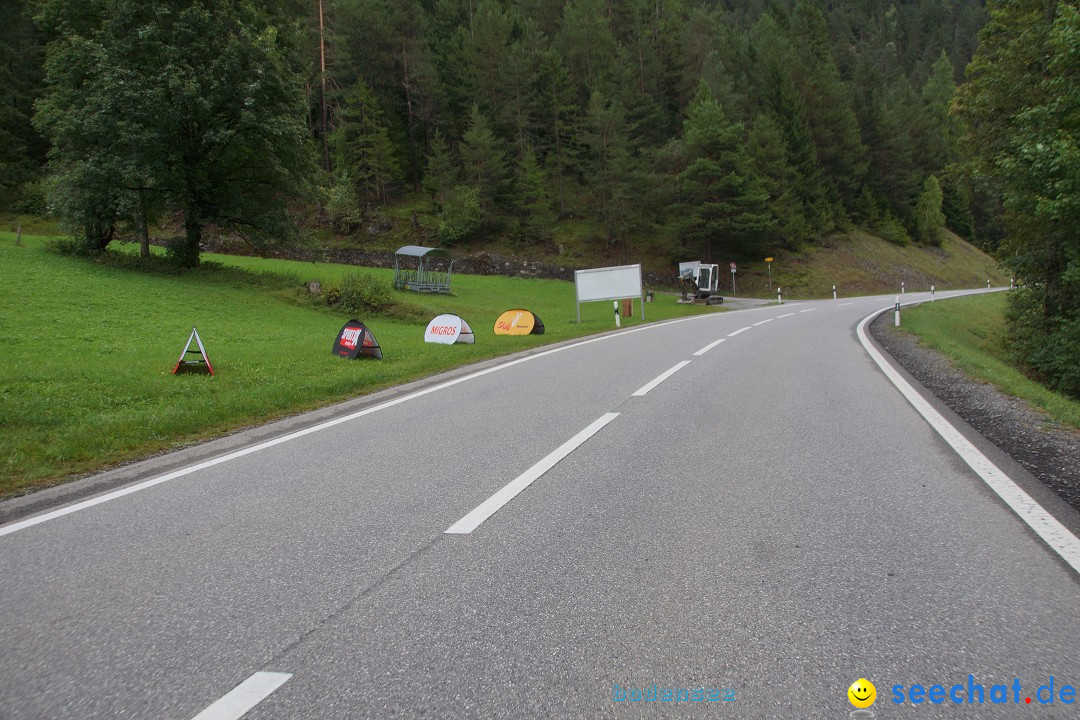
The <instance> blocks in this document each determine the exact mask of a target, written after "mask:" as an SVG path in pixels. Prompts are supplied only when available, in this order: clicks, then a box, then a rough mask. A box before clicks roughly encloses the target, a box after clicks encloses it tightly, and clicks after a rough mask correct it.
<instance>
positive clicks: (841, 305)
mask: <svg viewBox="0 0 1080 720" xmlns="http://www.w3.org/2000/svg"><path fill="white" fill-rule="evenodd" d="M854 304H855V303H840V304H839V305H837V306H836V307H844V306H845V305H854Z"/></svg>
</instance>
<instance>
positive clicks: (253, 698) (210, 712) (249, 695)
mask: <svg viewBox="0 0 1080 720" xmlns="http://www.w3.org/2000/svg"><path fill="white" fill-rule="evenodd" d="M291 677H292V673H280V672H257V673H255V674H254V675H252V676H251V677H249V678H248V679H247V680H245V681H244V682H242V683H240V684H239V685H237V686H236V687H234V688H233V689H232V690H230V691H229V692H228V693H226V694H225V695H223V696H222V697H221V698H219V699H218V700H216V701H215V702H214V703H213V704H211V705H210V706H209V707H207V708H206V709H205V710H203V711H202V712H201V713H199V714H198V715H196V716H195V717H193V718H192V719H191V720H237V718H240V717H242V716H243V715H245V714H246V713H247V712H248V710H251V708H253V707H255V706H256V705H258V704H259V703H260V702H262V701H263V700H265V699H266V697H267V696H268V695H270V693H272V692H274V691H275V690H277V689H278V688H279V687H281V686H282V685H283V684H284V683H285V681H286V680H288V679H289V678H291Z"/></svg>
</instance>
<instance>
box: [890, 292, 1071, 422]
mask: <svg viewBox="0 0 1080 720" xmlns="http://www.w3.org/2000/svg"><path fill="white" fill-rule="evenodd" d="M1007 303H1008V296H1007V295H1006V294H1005V293H991V294H986V295H973V296H970V297H960V298H950V299H949V300H948V301H945V302H933V303H922V304H920V305H916V306H915V307H912V308H910V309H907V310H905V311H904V313H903V328H902V329H903V330H905V331H907V332H910V333H913V334H915V335H917V336H918V337H919V341H920V342H921V343H923V344H924V345H927V346H929V347H932V348H934V349H936V350H939V351H940V352H942V353H944V354H945V355H946V356H948V357H949V358H950V359H951V360H952V361H953V364H954V365H955V366H956V367H957V368H958V369H960V370H962V371H963V372H964V373H965V374H967V375H968V376H970V377H973V378H975V379H977V380H982V381H984V382H988V383H991V384H993V385H995V386H996V387H997V388H998V389H999V390H1001V391H1002V392H1003V393H1006V394H1008V395H1014V396H1016V397H1019V398H1023V399H1024V400H1026V401H1027V402H1028V403H1030V404H1031V405H1033V406H1034V407H1036V408H1039V409H1040V410H1042V411H1044V412H1045V413H1046V414H1047V415H1048V416H1049V417H1050V418H1051V419H1052V420H1053V421H1055V422H1059V423H1063V424H1065V425H1068V426H1071V427H1073V428H1078V429H1080V402H1077V401H1075V400H1072V399H1071V398H1069V397H1067V396H1066V395H1063V394H1061V393H1057V392H1054V391H1053V390H1050V389H1049V388H1047V387H1046V386H1044V385H1041V384H1039V383H1038V382H1037V381H1035V380H1033V379H1032V378H1030V377H1028V376H1027V375H1025V374H1024V373H1023V372H1022V371H1021V370H1020V369H1019V368H1017V366H1016V363H1015V358H1013V357H1012V355H1011V353H1010V351H1009V348H1008V343H1007V342H1006V325H1005V307H1006V304H1007Z"/></svg>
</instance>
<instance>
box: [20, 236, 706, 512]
mask: <svg viewBox="0 0 1080 720" xmlns="http://www.w3.org/2000/svg"><path fill="white" fill-rule="evenodd" d="M14 239H15V236H14V234H13V233H0V337H2V338H3V346H4V363H3V364H2V365H0V447H2V449H3V452H2V454H0V496H3V495H7V494H12V493H17V492H20V491H23V490H25V489H27V488H29V487H32V486H35V485H45V484H51V483H55V482H58V481H60V480H62V479H63V478H64V477H66V476H69V475H71V474H74V473H84V472H89V471H93V470H98V469H101V468H104V467H107V466H110V465H113V464H116V463H119V462H122V461H126V460H131V459H133V458H136V457H140V456H144V455H147V454H150V453H154V452H157V451H161V450H166V449H169V448H174V447H177V446H179V445H182V444H184V443H189V442H191V441H194V440H197V439H202V438H207V437H212V436H215V435H219V434H222V433H225V432H228V431H230V430H234V429H236V428H239V427H243V426H247V425H251V424H254V423H258V422H261V421H264V420H267V419H270V418H274V417H280V416H284V415H287V414H291V413H295V412H298V411H302V410H306V409H310V408H313V407H316V406H320V405H325V404H327V403H330V402H333V401H336V400H341V399H344V398H349V397H354V396H357V395H361V394H363V393H368V392H372V391H374V390H377V389H379V388H384V387H387V386H391V385H395V384H399V383H402V382H405V381H408V380H412V379H415V378H419V377H423V376H426V375H430V374H433V373H437V372H440V371H442V370H446V369H449V368H451V367H455V366H458V365H462V364H466V363H469V362H474V361H477V360H480V359H483V358H488V357H492V356H496V355H500V354H506V353H510V352H514V351H517V350H523V349H526V348H531V347H535V346H537V345H541V344H545V343H550V342H554V341H558V340H564V339H567V338H572V337H577V336H581V335H587V334H590V333H595V332H600V331H604V330H608V329H610V328H611V327H613V324H614V323H613V320H612V318H611V305H610V304H608V303H589V304H586V305H583V306H582V323H581V324H577V323H576V322H574V320H575V310H574V291H573V286H572V285H571V284H570V283H566V282H560V281H549V280H524V279H515V278H502V277H477V276H466V275H460V276H456V277H455V278H454V281H453V288H454V292H455V294H454V296H452V297H445V296H416V295H414V294H411V293H410V294H405V293H394V295H395V297H397V298H400V299H401V300H402V301H403V302H404V303H408V304H410V305H412V306H414V308H413V311H412V313H411V314H412V315H413V316H414V319H412V320H408V321H406V320H399V319H395V318H393V317H390V316H381V317H380V316H366V317H362V318H361V319H363V320H364V321H365V322H367V323H368V324H369V325H370V326H371V328H372V330H373V332H374V333H375V336H376V337H377V339H378V340H379V342H380V344H381V345H382V346H383V348H384V352H385V359H384V360H383V361H381V362H380V361H375V360H358V361H343V360H340V359H339V358H336V357H334V356H332V355H331V352H330V349H331V345H332V343H333V340H334V337H335V335H336V333H337V331H338V329H339V328H340V327H341V325H342V323H343V322H344V321H345V320H347V319H348V316H347V315H344V314H342V313H339V312H335V311H332V310H330V309H328V308H326V307H322V306H319V305H318V304H317V302H316V301H314V300H312V299H310V298H309V297H307V296H306V291H305V290H304V289H303V286H302V282H304V281H307V280H312V279H318V280H321V281H322V282H323V283H324V286H326V285H327V284H328V283H330V282H333V281H334V280H336V279H338V278H340V277H341V276H342V275H343V274H345V273H346V272H355V271H356V270H357V269H356V268H352V267H347V266H337V265H326V264H313V263H300V262H287V261H276V260H262V259H258V258H221V257H214V256H212V255H208V256H206V259H207V260H219V261H220V260H225V261H227V262H230V263H233V264H234V265H235V266H237V267H239V268H244V269H243V270H238V269H233V268H224V269H221V268H219V269H217V270H213V269H203V270H198V271H195V272H191V273H186V274H183V275H170V274H161V273H147V272H139V271H136V270H131V269H123V268H119V267H114V266H110V265H106V264H102V263H93V262H89V261H86V260H83V259H78V258H72V257H64V256H60V255H56V254H54V253H51V252H49V251H48V250H47V249H46V247H45V245H46V242H45V239H44V238H41V237H37V236H30V235H27V234H26V231H25V229H24V234H23V238H22V246H21V247H19V246H16V245H15V242H14ZM128 249H131V248H130V246H128ZM362 271H365V272H370V273H371V274H372V275H375V276H377V277H380V278H383V279H387V280H389V278H390V277H391V275H392V271H389V270H362ZM267 272H272V273H274V274H266V273H267ZM259 273H263V274H259ZM511 307H526V308H530V309H533V310H535V311H536V313H537V314H538V315H539V316H540V317H541V319H542V320H543V321H544V323H545V325H546V328H547V329H546V333H545V334H544V335H543V336H527V337H495V336H494V335H493V334H492V332H491V328H492V326H493V324H494V321H495V319H496V317H497V316H498V314H499V313H500V312H502V311H503V310H506V309H509V308H511ZM635 311H636V312H635V318H632V319H630V320H629V321H626V323H625V324H627V325H634V324H638V323H640V320H639V319H638V317H639V315H638V313H640V309H639V308H637V307H635ZM703 311H711V309H709V310H706V309H705V308H702V307H700V306H693V307H691V306H686V305H676V304H675V301H674V298H670V297H659V296H658V298H657V302H654V303H651V304H649V305H648V306H647V310H646V313H647V315H648V319H649V320H650V321H651V320H660V319H664V318H671V317H675V316H681V315H688V314H691V313H697V312H703ZM440 312H455V313H458V314H460V315H462V316H463V317H464V318H465V319H466V320H468V321H469V323H470V324H472V326H473V328H474V329H475V331H476V334H477V342H476V344H475V345H471V346H469V345H455V346H451V347H448V346H445V345H430V344H425V343H424V342H423V330H424V326H425V325H426V323H427V320H428V319H430V318H431V317H433V316H434V315H435V314H437V313H440ZM408 314H409V313H406V315H408ZM193 325H194V326H198V328H199V334H200V335H201V336H202V338H203V340H204V342H205V343H206V345H207V351H208V353H209V354H210V359H211V361H212V362H213V364H214V368H215V370H216V371H217V376H216V377H214V378H209V377H206V376H201V375H181V376H173V375H171V371H172V367H173V365H174V363H175V362H176V358H177V356H178V355H179V353H180V350H181V348H182V347H183V344H184V342H185V341H186V340H187V337H188V334H189V333H190V332H191V327H192V326H193Z"/></svg>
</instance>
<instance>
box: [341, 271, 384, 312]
mask: <svg viewBox="0 0 1080 720" xmlns="http://www.w3.org/2000/svg"><path fill="white" fill-rule="evenodd" d="M326 304H327V305H330V306H331V307H334V308H337V309H338V310H341V311H342V312H345V313H347V314H351V315H359V314H363V313H365V312H374V313H379V312H385V311H387V310H389V309H390V308H392V307H393V306H394V295H393V290H392V289H391V287H390V283H387V282H383V281H381V280H378V279H376V278H375V277H373V276H371V275H368V274H367V273H364V274H363V275H361V274H360V273H349V274H348V275H346V276H345V277H343V278H341V283H340V284H337V285H332V286H331V287H330V289H328V290H327V291H326Z"/></svg>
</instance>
